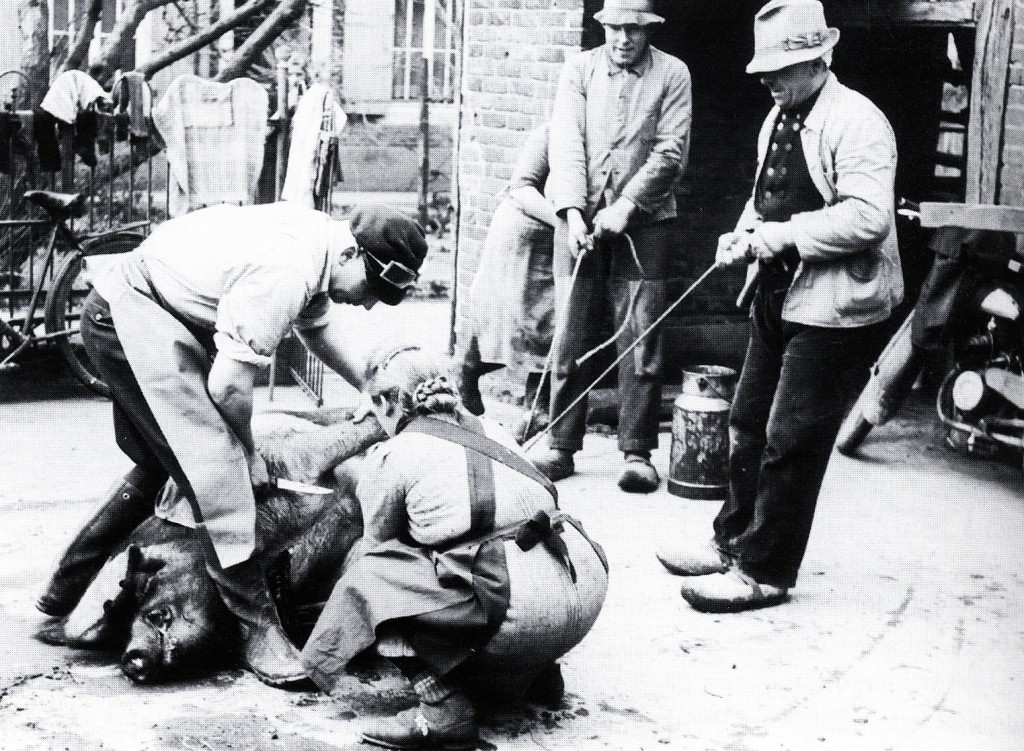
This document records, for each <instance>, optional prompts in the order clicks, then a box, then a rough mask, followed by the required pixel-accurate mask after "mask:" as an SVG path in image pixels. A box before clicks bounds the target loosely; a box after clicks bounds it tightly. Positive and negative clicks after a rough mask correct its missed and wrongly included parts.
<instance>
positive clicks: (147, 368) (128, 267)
mask: <svg viewBox="0 0 1024 751" xmlns="http://www.w3.org/2000/svg"><path fill="white" fill-rule="evenodd" d="M117 270H118V273H106V274H102V275H99V276H98V277H97V278H96V279H95V286H96V290H97V292H98V293H99V294H101V295H102V296H103V297H104V298H105V299H106V301H107V303H108V304H109V306H110V315H111V318H113V321H114V328H115V329H116V331H117V334H118V339H120V341H121V346H122V347H123V348H124V352H125V355H126V356H127V358H128V363H129V364H130V365H131V368H132V372H133V373H134V375H135V379H136V380H137V381H138V383H139V387H140V388H141V390H142V393H143V395H144V396H145V397H146V403H147V404H148V405H149V407H150V409H151V410H152V411H153V415H154V416H155V417H156V419H157V422H158V423H159V425H160V429H161V431H163V434H164V437H165V438H166V439H167V443H168V444H169V445H170V447H171V450H172V451H173V452H174V455H175V458H176V459H177V460H178V464H179V465H180V466H181V469H182V471H183V472H184V474H185V476H186V477H187V478H188V481H189V485H190V486H191V488H192V493H191V494H188V493H185V494H179V496H182V500H183V501H184V502H179V503H177V504H174V505H172V506H171V507H169V508H158V510H157V513H158V515H160V516H162V517H163V518H165V519H167V520H168V521H172V522H176V523H179V524H184V525H186V526H190V527H191V526H197V525H202V526H203V527H204V528H205V529H206V531H207V532H208V533H209V535H210V539H211V540H212V542H213V546H214V549H215V550H216V551H217V558H218V560H219V561H220V565H221V567H223V568H228V567H230V566H233V565H235V564H236V563H241V562H242V561H245V560H247V559H248V558H249V557H250V556H251V555H252V552H253V550H254V549H255V542H256V501H255V498H254V496H253V490H252V484H251V481H250V479H249V463H248V460H247V459H246V456H245V450H244V449H243V447H242V444H241V442H240V441H239V440H238V437H237V436H236V435H235V433H234V431H232V430H231V428H230V427H228V424H227V423H226V422H225V421H224V418H223V417H222V416H221V414H220V411H219V410H218V409H217V407H216V406H215V405H214V403H213V401H212V400H211V399H210V395H209V393H208V391H207V388H206V381H207V376H208V374H209V371H210V365H209V356H208V354H207V351H206V349H205V348H204V347H203V345H202V344H201V343H200V342H199V340H198V339H197V338H196V336H195V335H194V334H193V333H192V332H191V331H190V330H189V329H188V327H186V326H185V325H184V324H183V323H182V322H181V321H179V320H178V319H177V318H175V317H174V316H173V315H172V314H171V313H170V312H169V311H168V310H166V309H165V308H164V307H163V306H162V305H161V304H160V302H159V296H158V295H157V293H156V291H155V290H154V289H153V288H152V286H151V285H150V282H149V277H148V273H147V272H146V267H145V262H144V261H143V260H141V259H138V260H137V261H136V262H135V263H124V264H121V265H119V266H118V267H117Z"/></svg>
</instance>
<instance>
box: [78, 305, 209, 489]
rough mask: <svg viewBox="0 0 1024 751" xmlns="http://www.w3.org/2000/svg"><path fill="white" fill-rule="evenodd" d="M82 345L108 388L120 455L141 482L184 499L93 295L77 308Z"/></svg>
mask: <svg viewBox="0 0 1024 751" xmlns="http://www.w3.org/2000/svg"><path fill="white" fill-rule="evenodd" d="M81 326H82V341H83V343H84V344H85V349H86V352H87V353H88V354H89V359H90V360H92V362H93V364H94V365H95V366H96V369H97V370H99V372H100V376H101V377H102V378H103V381H104V382H105V383H106V384H107V385H108V386H109V387H110V392H111V402H112V404H113V410H114V436H115V439H116V440H117V445H118V446H119V447H120V449H121V450H122V451H123V452H124V453H125V454H126V455H127V456H128V458H129V459H131V460H132V461H133V462H135V464H136V466H137V467H139V468H140V469H142V470H143V471H145V472H146V475H147V477H150V478H154V477H159V476H162V477H163V479H164V480H166V479H167V477H168V476H170V477H173V478H174V481H175V482H176V483H177V484H178V487H179V488H180V489H181V490H182V491H183V492H184V493H185V494H186V496H188V497H190V498H191V497H193V494H192V493H191V491H190V490H189V488H190V486H189V484H188V478H186V477H185V473H184V472H183V471H182V469H181V467H180V466H179V464H178V460H177V459H176V458H175V456H174V452H173V451H171V447H170V446H169V445H168V443H167V439H166V438H165V437H164V434H163V431H162V430H161V429H160V425H159V423H158V422H157V420H156V417H155V416H154V415H153V411H152V410H151V409H150V407H149V404H147V402H146V398H145V396H143V394H142V389H141V388H140V387H139V382H138V381H137V380H136V379H135V374H134V373H133V372H132V368H131V365H130V364H129V363H128V358H127V356H126V355H125V352H124V347H123V346H122V345H121V340H120V339H119V338H118V336H117V330H116V329H115V328H114V321H113V319H112V318H111V316H110V307H109V306H108V305H107V301H106V300H104V299H103V298H102V297H101V296H100V295H99V294H98V293H97V292H96V291H95V290H93V291H92V292H90V293H89V296H88V297H87V298H86V299H85V302H84V304H83V306H82V324H81Z"/></svg>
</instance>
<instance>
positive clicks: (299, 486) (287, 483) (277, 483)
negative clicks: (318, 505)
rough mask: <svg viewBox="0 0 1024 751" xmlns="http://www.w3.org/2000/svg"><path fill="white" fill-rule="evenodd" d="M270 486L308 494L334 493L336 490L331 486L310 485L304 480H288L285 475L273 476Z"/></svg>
mask: <svg viewBox="0 0 1024 751" xmlns="http://www.w3.org/2000/svg"><path fill="white" fill-rule="evenodd" d="M270 487H272V488H277V489H278V490H288V491H291V492H292V493H305V494H307V495H333V494H334V491H333V490H331V489H330V488H322V487H320V486H319V485H309V484H307V483H304V482H298V481H297V480H288V479H285V478H284V477H274V476H271V478H270Z"/></svg>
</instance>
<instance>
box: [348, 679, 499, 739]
mask: <svg viewBox="0 0 1024 751" xmlns="http://www.w3.org/2000/svg"><path fill="white" fill-rule="evenodd" d="M362 738H363V740H364V741H366V742H367V743H372V744H373V745H375V746H384V747H385V748H402V749H422V748H443V749H469V748H473V747H474V746H476V744H477V743H479V741H480V728H479V727H478V726H477V724H476V712H475V710H474V709H473V705H472V703H471V702H470V701H469V699H467V698H466V697H465V696H464V695H463V694H461V693H453V694H451V695H449V696H448V697H447V698H446V699H443V700H442V701H440V702H438V703H436V704H427V703H426V702H423V701H421V702H420V704H419V706H418V707H413V708H412V709H407V710H405V711H404V712H399V713H398V714H397V715H395V716H394V717H387V718H384V719H379V720H373V721H370V722H368V723H367V724H366V726H365V728H364V730H363V731H362Z"/></svg>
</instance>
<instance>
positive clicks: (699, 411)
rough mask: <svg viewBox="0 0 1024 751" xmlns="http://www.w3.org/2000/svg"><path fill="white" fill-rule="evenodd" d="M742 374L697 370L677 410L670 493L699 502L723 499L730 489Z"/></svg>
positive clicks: (686, 381) (688, 373) (687, 375)
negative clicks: (735, 404) (733, 421)
mask: <svg viewBox="0 0 1024 751" xmlns="http://www.w3.org/2000/svg"><path fill="white" fill-rule="evenodd" d="M736 380H737V375H736V371H735V370H733V369H731V368H726V367H722V366H720V365H692V366H689V367H688V368H686V369H685V370H684V371H683V383H682V391H681V393H680V394H679V396H678V397H676V400H675V402H674V404H673V409H672V451H671V455H670V459H669V477H668V492H670V493H672V494H673V495H677V496H681V497H683V498H692V499H695V500H706V501H712V500H723V499H724V498H725V495H726V492H727V491H728V489H729V475H728V468H729V408H730V407H731V405H732V398H733V395H734V394H735V393H736Z"/></svg>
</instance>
